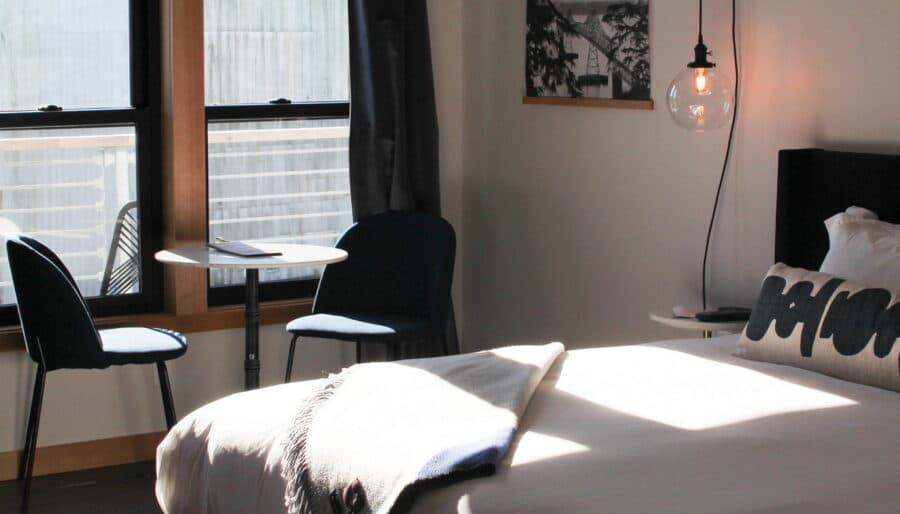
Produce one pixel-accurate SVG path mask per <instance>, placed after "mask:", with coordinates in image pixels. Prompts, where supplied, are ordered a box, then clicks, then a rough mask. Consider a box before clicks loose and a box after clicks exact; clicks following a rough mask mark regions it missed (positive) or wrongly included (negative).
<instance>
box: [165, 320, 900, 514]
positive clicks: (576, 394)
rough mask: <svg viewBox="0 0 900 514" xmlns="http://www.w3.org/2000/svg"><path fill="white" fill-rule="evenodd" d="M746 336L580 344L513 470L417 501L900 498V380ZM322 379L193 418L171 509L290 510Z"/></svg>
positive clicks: (777, 508)
mask: <svg viewBox="0 0 900 514" xmlns="http://www.w3.org/2000/svg"><path fill="white" fill-rule="evenodd" d="M736 341H737V336H728V337H724V338H718V339H713V340H680V341H666V342H661V343H652V344H646V345H635V346H623V347H610V348H596V349H589V350H575V351H570V352H568V353H567V354H566V355H565V356H563V357H562V358H560V359H559V360H558V361H557V363H556V365H555V366H554V367H553V368H552V369H551V371H550V372H549V373H548V374H547V376H546V377H545V378H544V380H543V382H542V383H541V385H540V386H539V387H538V390H537V392H536V393H535V395H534V396H533V398H532V401H531V404H530V405H529V407H528V409H527V411H526V413H525V416H524V418H523V419H522V423H521V429H520V432H519V434H518V435H517V437H516V442H515V443H514V447H513V449H512V450H511V452H510V454H509V455H508V456H507V458H506V460H505V461H504V462H503V463H502V464H501V465H500V466H499V469H498V472H497V474H496V475H494V476H492V477H488V478H483V479H476V480H470V481H466V482H461V483H458V484H455V485H452V486H449V487H445V488H443V489H440V490H437V491H433V492H429V493H427V494H425V495H423V496H422V497H421V498H420V499H419V500H418V501H417V503H416V505H415V506H414V512H416V513H488V512H501V513H506V512H509V513H529V512H533V513H544V512H585V513H594V512H616V513H619V512H634V513H644V512H685V513H704V512H710V513H725V512H771V513H781V512H809V513H822V512H854V513H865V512H872V513H876V512H877V513H886V512H900V394H897V393H894V392H890V391H886V390H881V389H876V388H872V387H868V386H861V385H857V384H852V383H849V382H843V381H840V380H837V379H833V378H829V377H826V376H824V375H819V374H816V373H813V372H809V371H805V370H801V369H796V368H790V367H785V366H779V365H773V364H766V363H759V362H752V361H746V360H743V359H739V358H736V357H733V356H732V355H731V352H732V351H733V349H734V346H735V344H736ZM314 385H315V381H310V382H299V383H294V384H288V385H283V386H276V387H270V388H266V389H261V390H258V391H252V392H247V393H239V394H235V395H232V396H229V397H227V398H223V399H221V400H218V401H216V402H213V403H211V404H209V405H207V406H205V407H202V408H200V409H198V410H197V411H195V412H193V413H192V414H190V415H188V416H186V417H185V418H184V419H183V420H182V421H181V422H179V423H178V424H177V425H176V426H175V427H174V428H173V429H172V431H171V432H170V433H169V435H168V436H167V437H166V439H165V440H164V441H163V442H162V444H160V446H159V449H158V451H157V467H158V481H157V497H158V498H159V501H160V504H161V505H162V506H163V508H164V510H165V511H166V512H168V513H170V514H171V513H187V512H190V513H197V514H202V513H257V514H269V513H272V514H274V513H282V512H284V511H285V508H284V490H285V482H284V479H283V478H282V474H281V468H280V466H281V464H280V463H281V456H282V453H283V451H284V440H285V437H286V434H287V428H288V426H289V423H290V421H291V420H292V418H293V415H294V413H295V412H296V410H297V409H298V408H299V407H300V405H301V403H302V402H303V400H304V398H305V395H306V394H307V393H308V392H309V391H310V390H311V389H312V388H313V387H314Z"/></svg>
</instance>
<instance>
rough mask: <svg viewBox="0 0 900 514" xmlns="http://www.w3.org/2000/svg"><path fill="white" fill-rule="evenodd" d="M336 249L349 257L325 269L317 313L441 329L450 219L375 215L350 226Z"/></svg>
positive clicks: (452, 247) (449, 269) (451, 242)
mask: <svg viewBox="0 0 900 514" xmlns="http://www.w3.org/2000/svg"><path fill="white" fill-rule="evenodd" d="M335 246H337V247H338V248H341V249H343V250H346V251H347V253H348V254H349V257H348V258H347V260H345V261H343V262H339V263H336V264H329V265H328V266H326V267H325V271H324V273H323V274H322V279H321V281H320V282H319V289H318V291H317V292H316V300H315V305H314V306H313V312H363V313H366V312H373V313H384V314H398V315H406V316H417V317H422V318H428V319H430V320H431V321H432V323H433V325H432V329H433V330H440V329H443V323H444V321H445V320H446V316H447V312H448V309H449V307H450V286H451V284H452V282H453V264H454V260H455V257H456V234H455V233H454V231H453V227H452V226H450V224H449V223H447V221H445V220H444V219H442V218H440V217H438V216H433V215H431V214H424V213H417V212H406V211H391V212H386V213H383V214H377V215H375V216H371V217H368V218H365V219H363V220H360V221H359V222H357V223H355V224H354V225H352V226H351V227H350V228H349V229H347V231H346V232H345V233H344V235H342V236H341V238H340V239H339V240H338V242H337V244H336V245H335Z"/></svg>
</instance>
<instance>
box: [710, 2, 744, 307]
mask: <svg viewBox="0 0 900 514" xmlns="http://www.w3.org/2000/svg"><path fill="white" fill-rule="evenodd" d="M736 4H737V0H731V48H732V52H733V54H734V108H733V110H732V115H731V128H730V129H729V131H728V146H726V148H725V161H724V162H723V163H722V173H721V174H720V175H719V187H718V189H716V200H715V202H714V203H713V210H712V216H710V218H709V228H708V229H707V231H706V246H705V247H704V248H703V276H702V284H703V286H702V287H703V310H704V311H705V310H706V266H707V261H708V260H709V242H710V239H712V231H713V227H714V226H715V224H716V211H717V210H718V208H719V197H720V196H722V184H724V182H725V171H726V170H728V162H729V160H730V159H731V147H732V145H733V143H734V132H735V128H736V126H737V114H738V98H739V96H738V94H739V93H740V87H741V86H740V84H741V75H740V65H739V64H738V46H737V30H736V27H737V5H736ZM700 12H701V13H702V12H703V0H700ZM701 17H702V14H701ZM701 26H702V22H701Z"/></svg>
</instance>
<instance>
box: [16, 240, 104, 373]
mask: <svg viewBox="0 0 900 514" xmlns="http://www.w3.org/2000/svg"><path fill="white" fill-rule="evenodd" d="M6 255H7V258H8V259H9V268H10V272H11V274H12V279H13V287H14V288H15V290H16V305H17V307H18V310H19V321H20V322H21V324H22V335H23V336H24V337H25V345H26V347H27V349H28V354H29V355H30V356H31V359H32V360H34V361H35V362H37V363H38V364H42V365H43V366H44V368H45V370H47V371H52V370H54V369H61V368H105V367H107V366H108V363H107V361H106V359H105V358H104V356H103V347H102V345H101V343H100V336H99V334H98V333H97V328H96V327H95V326H94V321H93V319H92V318H91V314H90V311H89V310H88V307H87V304H86V303H85V302H84V298H82V296H81V293H80V292H79V291H78V286H77V285H76V283H75V281H74V279H73V278H72V275H71V274H70V273H69V271H68V270H67V269H66V267H65V266H64V265H63V263H62V261H60V260H59V257H57V256H56V254H54V253H53V251H51V250H50V249H49V248H47V247H46V246H44V245H43V244H41V243H40V242H38V241H36V240H34V239H32V238H29V237H27V236H8V237H7V241H6Z"/></svg>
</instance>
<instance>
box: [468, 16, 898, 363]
mask: <svg viewBox="0 0 900 514" xmlns="http://www.w3.org/2000/svg"><path fill="white" fill-rule="evenodd" d="M705 4H706V5H705V10H706V18H705V23H704V27H705V30H704V32H705V38H706V43H707V45H709V47H710V48H711V49H712V50H713V51H714V52H715V55H714V60H715V61H718V63H719V66H721V68H722V70H723V71H725V72H726V73H727V74H728V75H729V76H731V77H732V78H733V77H734V75H733V72H732V71H731V64H732V61H731V58H730V55H731V46H730V39H729V38H730V34H729V31H728V29H729V26H730V5H731V2H730V1H728V0H712V1H708V2H705ZM696 7H697V2H696V1H694V0H653V1H651V38H650V39H651V52H652V54H651V66H652V80H653V83H652V97H653V99H654V100H655V101H656V104H657V107H656V110H654V111H631V110H616V109H591V108H573V107H545V106H527V105H522V103H521V94H522V91H523V87H524V86H523V83H524V79H523V75H524V50H523V48H524V24H525V1H524V0H492V1H483V0H469V1H467V2H465V5H464V9H463V11H464V12H463V23H462V27H463V28H462V30H463V41H464V52H463V56H464V59H463V61H464V63H465V66H466V68H465V69H466V83H465V89H464V94H465V99H466V102H465V103H466V112H465V136H464V137H465V139H464V144H465V149H466V160H465V166H464V168H465V172H464V181H465V182H464V201H463V213H464V220H465V221H464V227H465V233H466V248H465V257H464V264H465V269H466V274H465V277H464V285H465V303H464V306H465V319H466V338H467V339H466V345H467V347H468V348H470V349H475V348H481V347H490V346H499V345H504V344H510V343H520V342H540V341H546V340H550V339H560V340H563V341H565V342H567V343H568V344H569V345H570V346H587V345H607V344H615V343H621V342H631V341H646V340H649V339H652V338H662V337H679V336H687V335H689V334H690V333H688V332H681V331H672V330H670V329H666V328H663V327H661V326H657V325H655V324H653V323H652V322H650V321H649V320H648V319H647V313H648V311H650V310H652V309H666V308H669V307H670V306H672V305H674V304H678V303H693V304H699V295H700V263H701V257H702V251H703V248H702V246H703V242H704V237H705V232H706V224H707V222H708V217H709V214H710V209H711V208H712V201H713V197H714V194H715V187H716V180H717V179H718V173H719V170H720V168H721V159H722V157H723V154H724V145H725V141H726V138H727V131H726V130H722V131H717V132H712V133H706V134H694V133H689V132H686V131H683V130H681V129H678V128H677V127H676V126H675V124H674V123H673V122H671V120H670V119H669V114H668V112H667V110H666V108H665V104H664V102H665V89H666V87H667V86H668V82H669V81H670V80H671V78H672V77H674V76H675V74H676V73H677V72H678V71H680V69H682V67H683V66H684V65H685V64H686V63H687V62H688V61H690V60H691V58H692V57H693V54H692V48H693V45H694V44H695V43H696V16H697V15H696ZM738 14H739V19H740V23H739V32H740V41H741V45H742V50H741V53H742V56H743V59H742V60H743V70H744V80H743V83H742V85H743V86H744V88H745V89H744V102H743V106H742V107H741V112H740V116H739V129H738V134H737V139H736V146H735V154H734V161H733V164H732V166H731V169H730V170H729V172H728V173H729V175H728V179H727V183H726V190H725V193H724V197H723V204H722V205H723V208H722V210H721V218H720V220H719V223H718V226H717V230H716V232H715V241H714V244H713V247H712V254H711V263H712V264H711V281H710V287H711V294H710V298H711V301H712V303H713V304H714V305H716V304H718V305H722V304H739V305H751V304H752V302H753V300H754V297H755V294H756V292H757V288H758V284H759V282H760V280H761V277H762V274H763V273H764V271H765V270H766V268H767V267H768V265H769V264H770V263H771V261H772V255H773V239H774V205H775V179H776V162H777V151H778V150H779V149H781V148H796V147H807V146H819V147H825V148H831V149H850V150H864V151H882V152H895V153H896V152H900V122H898V121H900V95H898V94H897V93H898V91H900V67H898V66H897V54H898V51H900V31H897V26H898V25H897V23H898V20H900V2H897V1H896V0H866V1H862V2H859V1H857V2H854V1H850V0H841V1H839V0H739V1H738Z"/></svg>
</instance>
